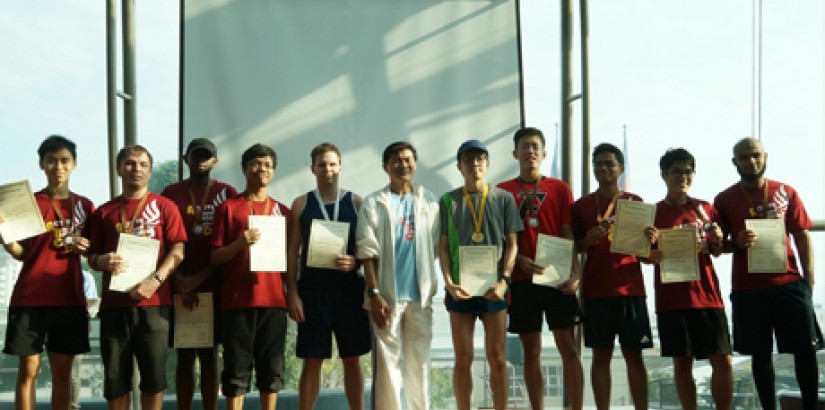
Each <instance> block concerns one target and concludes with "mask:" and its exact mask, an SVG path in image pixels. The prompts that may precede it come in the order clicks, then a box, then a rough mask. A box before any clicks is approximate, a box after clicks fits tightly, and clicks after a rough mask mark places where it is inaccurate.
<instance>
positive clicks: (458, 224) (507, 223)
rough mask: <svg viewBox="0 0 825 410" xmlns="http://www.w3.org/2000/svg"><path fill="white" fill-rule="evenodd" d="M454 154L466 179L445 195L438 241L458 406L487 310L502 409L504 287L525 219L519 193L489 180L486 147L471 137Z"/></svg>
mask: <svg viewBox="0 0 825 410" xmlns="http://www.w3.org/2000/svg"><path fill="white" fill-rule="evenodd" d="M456 159H457V162H458V164H457V166H458V170H459V171H460V172H461V175H462V176H463V177H464V184H463V186H462V187H461V188H458V189H455V190H452V191H450V192H447V193H445V194H444V195H442V196H441V200H440V203H439V206H440V209H439V215H440V216H439V218H440V220H441V222H440V225H441V235H440V237H439V245H438V254H439V263H440V265H441V271H442V273H443V275H444V283H445V286H446V288H447V292H446V295H445V297H444V301H445V304H446V305H447V311H449V312H450V330H451V331H452V335H453V348H454V349H455V368H454V369H453V390H454V392H455V398H456V405H457V407H458V409H459V410H469V409H470V401H471V400H470V398H471V394H472V388H473V386H472V383H473V382H472V374H471V367H472V364H473V331H474V329H475V321H476V318H481V322H482V323H483V324H484V342H485V343H484V347H485V350H486V353H487V355H486V356H487V362H488V363H489V366H490V391H491V392H492V395H493V406H494V408H495V409H496V410H504V409H505V408H506V407H507V396H508V389H509V384H508V378H507V364H506V361H505V358H504V344H505V339H506V323H507V316H506V309H507V300H506V293H507V288H508V287H509V285H510V282H511V273H512V272H513V267H514V265H515V262H516V253H517V235H518V232H520V231H521V230H523V229H524V227H523V225H522V223H521V218H520V217H519V214H518V208H517V207H516V202H515V200H514V199H513V196H512V195H511V194H510V193H509V192H507V191H505V190H503V189H501V188H498V187H490V185H489V184H487V181H486V175H487V168H488V167H489V165H490V160H489V153H488V151H487V147H485V146H484V144H483V143H482V142H481V141H478V140H468V141H466V142H464V143H463V144H461V146H460V147H459V148H458V153H457V155H456ZM462 255H463V256H462Z"/></svg>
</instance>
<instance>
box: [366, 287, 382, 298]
mask: <svg viewBox="0 0 825 410" xmlns="http://www.w3.org/2000/svg"><path fill="white" fill-rule="evenodd" d="M380 294H381V291H380V290H378V288H369V289H367V295H368V296H369V297H374V296H378V295H380Z"/></svg>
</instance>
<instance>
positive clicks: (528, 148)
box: [517, 143, 542, 152]
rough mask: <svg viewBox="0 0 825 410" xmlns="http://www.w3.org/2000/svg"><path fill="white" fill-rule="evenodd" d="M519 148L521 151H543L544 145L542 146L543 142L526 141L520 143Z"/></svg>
mask: <svg viewBox="0 0 825 410" xmlns="http://www.w3.org/2000/svg"><path fill="white" fill-rule="evenodd" d="M517 149H518V150H519V151H522V152H530V151H535V152H541V151H542V146H541V144H529V143H525V144H519V145H518V148H517Z"/></svg>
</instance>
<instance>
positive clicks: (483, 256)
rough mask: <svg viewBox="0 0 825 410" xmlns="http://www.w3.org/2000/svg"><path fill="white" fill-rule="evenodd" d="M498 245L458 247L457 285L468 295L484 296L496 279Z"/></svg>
mask: <svg viewBox="0 0 825 410" xmlns="http://www.w3.org/2000/svg"><path fill="white" fill-rule="evenodd" d="M497 256H498V247H496V246H460V247H459V248H458V266H459V271H458V277H459V280H460V282H459V285H461V288H462V289H464V290H465V291H467V293H469V294H470V296H484V294H485V293H487V289H490V287H491V286H493V285H494V284H495V283H496V282H497V281H498V258H497Z"/></svg>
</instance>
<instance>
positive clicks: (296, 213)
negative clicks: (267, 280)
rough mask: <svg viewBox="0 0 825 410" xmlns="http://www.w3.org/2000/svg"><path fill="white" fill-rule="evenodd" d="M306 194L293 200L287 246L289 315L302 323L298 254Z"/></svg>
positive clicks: (302, 312) (301, 237)
mask: <svg viewBox="0 0 825 410" xmlns="http://www.w3.org/2000/svg"><path fill="white" fill-rule="evenodd" d="M305 198H306V196H305V195H301V196H299V197H297V198H295V200H294V201H292V226H291V227H290V232H289V238H288V241H287V248H286V283H287V285H286V295H287V302H288V307H289V317H291V318H292V320H294V321H296V322H298V323H301V322H303V321H304V319H305V318H304V304H303V301H301V297H300V296H299V295H298V263H299V262H298V255H299V254H300V252H301V243H302V242H303V236H302V235H301V213H302V212H303V209H304V203H305Z"/></svg>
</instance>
